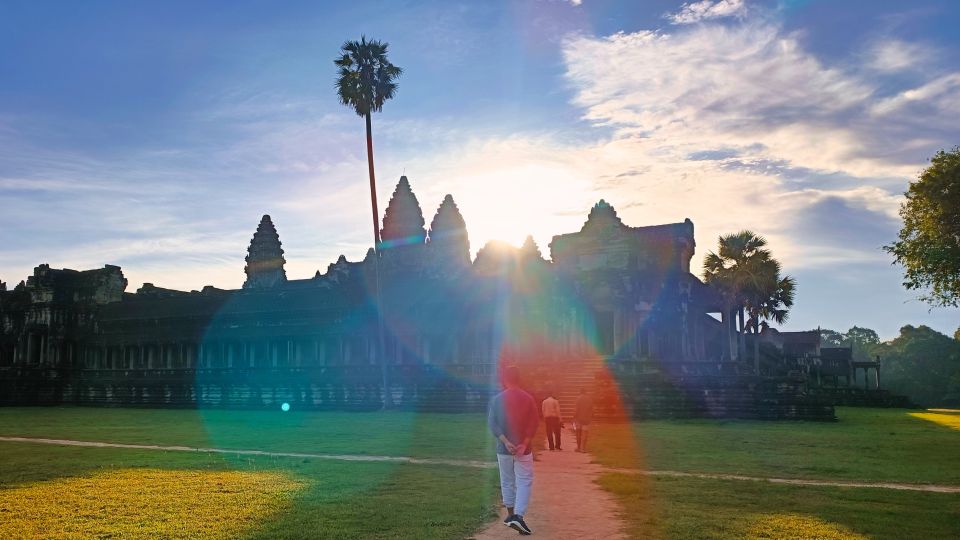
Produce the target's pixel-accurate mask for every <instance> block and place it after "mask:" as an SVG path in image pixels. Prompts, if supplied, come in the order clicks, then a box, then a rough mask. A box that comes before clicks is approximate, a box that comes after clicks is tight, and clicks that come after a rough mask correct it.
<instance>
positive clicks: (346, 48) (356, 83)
mask: <svg viewBox="0 0 960 540" xmlns="http://www.w3.org/2000/svg"><path fill="white" fill-rule="evenodd" d="M388 47H389V44H387V43H384V42H382V41H379V40H376V39H371V40H370V41H367V38H366V36H362V37H361V38H360V41H347V42H345V43H344V44H343V45H342V46H341V47H340V53H341V54H340V58H337V59H336V60H334V63H335V64H336V65H337V68H338V74H337V75H338V76H337V82H336V87H337V96H338V97H339V98H340V103H342V104H344V105H347V106H349V107H351V108H352V109H353V110H354V111H355V112H356V113H357V115H359V116H367V115H368V114H370V113H371V112H380V110H382V109H383V104H384V103H385V102H386V101H387V100H389V99H392V98H393V96H394V94H395V93H396V92H397V83H396V80H397V78H399V77H400V74H401V73H403V70H402V69H401V68H399V67H397V66H395V65H393V64H391V63H390V60H388V59H387V48H388Z"/></svg>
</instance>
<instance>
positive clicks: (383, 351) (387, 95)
mask: <svg viewBox="0 0 960 540" xmlns="http://www.w3.org/2000/svg"><path fill="white" fill-rule="evenodd" d="M387 46H388V44H387V43H384V42H382V41H378V40H374V39H372V40H370V41H367V37H366V36H361V37H360V41H347V42H345V43H344V44H343V45H342V46H341V47H340V57H339V58H337V59H336V60H334V61H333V63H334V64H336V66H337V68H338V69H337V82H336V87H337V96H338V97H339V98H340V103H342V104H343V105H346V106H348V107H351V108H352V109H353V110H354V111H355V112H356V113H357V115H358V116H362V117H363V119H364V121H365V122H366V126H367V168H368V170H369V173H370V207H371V210H372V211H373V249H374V258H373V271H374V279H375V281H376V294H377V308H378V309H379V310H380V316H379V317H378V326H379V327H378V333H379V338H380V339H379V341H380V372H381V376H382V378H383V407H384V408H385V409H388V408H390V407H391V406H392V401H393V399H392V397H391V395H390V386H389V376H388V369H387V347H386V338H385V335H384V332H385V331H384V327H383V299H382V296H383V295H382V294H381V292H380V247H381V246H380V212H379V210H378V209H377V180H376V175H375V174H374V170H373V128H372V127H371V122H370V114H371V113H374V112H380V111H381V110H383V104H384V103H385V102H386V101H387V100H388V99H392V98H393V96H394V94H396V92H397V83H396V80H397V78H398V77H400V74H401V73H403V70H402V69H400V68H399V67H397V66H395V65H393V64H391V63H390V60H388V59H387Z"/></svg>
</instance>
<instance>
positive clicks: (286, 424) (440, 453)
mask: <svg viewBox="0 0 960 540" xmlns="http://www.w3.org/2000/svg"><path fill="white" fill-rule="evenodd" d="M0 435H4V436H22V437H46V438H60V439H77V440H83V441H102V442H116V443H137V444H141V443H142V444H157V445H167V446H169V445H184V446H194V447H208V448H209V447H216V448H237V449H256V450H273V451H286V452H305V453H332V454H368V455H383V456H413V457H434V458H449V459H490V458H491V456H492V455H493V440H492V438H491V437H490V436H489V435H488V434H487V424H486V417H485V416H484V415H480V414H421V413H410V412H387V413H384V412H370V413H363V412H322V413H315V412H297V411H291V412H282V411H280V410H279V409H277V410H276V411H238V410H233V411H225V410H196V409H184V410H170V409H103V408H83V407H49V408H40V407H34V408H0Z"/></svg>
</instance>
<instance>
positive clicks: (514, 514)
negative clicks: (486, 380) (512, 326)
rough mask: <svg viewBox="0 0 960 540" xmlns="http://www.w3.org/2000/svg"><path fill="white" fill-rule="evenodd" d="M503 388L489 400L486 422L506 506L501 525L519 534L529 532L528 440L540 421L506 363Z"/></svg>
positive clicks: (530, 481)
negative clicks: (526, 515) (526, 519)
mask: <svg viewBox="0 0 960 540" xmlns="http://www.w3.org/2000/svg"><path fill="white" fill-rule="evenodd" d="M501 380H502V382H503V386H504V388H505V389H504V391H503V392H500V393H499V394H497V395H496V396H494V397H493V399H492V400H491V401H490V410H489V411H488V413H487V424H488V425H489V427H490V432H491V433H493V436H494V437H496V438H497V464H498V465H499V467H500V494H501V496H502V497H503V505H504V506H506V507H507V518H506V519H505V520H503V523H504V525H507V526H508V527H510V528H512V529H514V530H516V531H518V532H519V533H520V534H523V535H527V534H532V531H531V530H530V527H528V526H527V524H526V522H525V521H524V520H523V516H524V515H525V514H526V512H527V505H528V504H529V502H530V490H531V489H532V488H533V449H532V448H531V447H530V441H531V440H532V439H533V437H534V435H536V433H537V426H538V424H539V423H540V418H539V415H538V414H537V404H536V402H534V400H533V397H532V396H531V395H530V394H528V393H526V392H524V391H523V390H522V389H521V388H520V370H519V369H517V367H516V366H508V367H506V368H504V369H503V370H502V371H501Z"/></svg>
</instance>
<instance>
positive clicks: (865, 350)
mask: <svg viewBox="0 0 960 540" xmlns="http://www.w3.org/2000/svg"><path fill="white" fill-rule="evenodd" d="M844 337H845V338H846V340H845V341H846V342H847V344H848V345H849V346H850V348H851V349H853V357H854V359H855V360H869V359H870V356H871V354H872V353H873V348H874V347H876V346H877V345H879V344H880V336H878V335H877V333H876V332H875V331H873V330H871V329H869V328H861V327H859V326H854V327H853V328H851V329H849V330H847V333H846V334H845V335H844Z"/></svg>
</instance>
